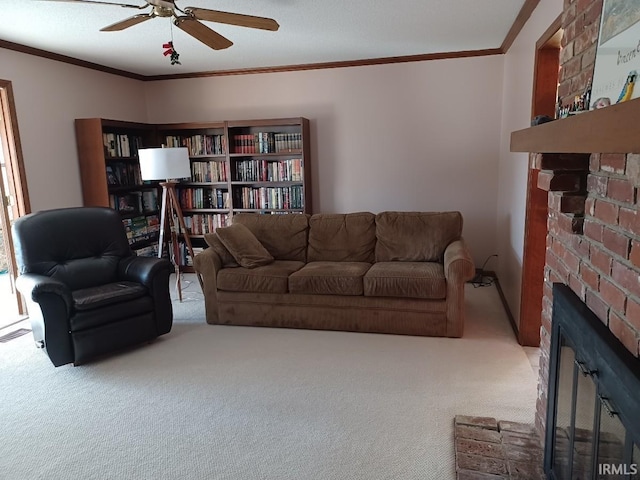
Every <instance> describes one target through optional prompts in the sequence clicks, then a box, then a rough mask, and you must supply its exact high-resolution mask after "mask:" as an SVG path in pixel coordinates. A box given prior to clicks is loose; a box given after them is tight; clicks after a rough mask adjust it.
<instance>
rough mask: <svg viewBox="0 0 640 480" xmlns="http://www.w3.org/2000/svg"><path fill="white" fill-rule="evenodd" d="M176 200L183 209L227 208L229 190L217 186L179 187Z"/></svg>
mask: <svg viewBox="0 0 640 480" xmlns="http://www.w3.org/2000/svg"><path fill="white" fill-rule="evenodd" d="M177 194H178V201H179V202H180V206H181V207H182V208H183V209H187V210H190V209H194V208H229V191H228V190H221V189H219V188H179V189H178V190H177Z"/></svg>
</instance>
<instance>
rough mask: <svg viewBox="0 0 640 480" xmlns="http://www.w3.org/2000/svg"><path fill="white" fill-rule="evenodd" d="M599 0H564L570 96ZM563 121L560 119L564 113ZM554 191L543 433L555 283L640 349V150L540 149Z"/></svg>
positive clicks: (564, 95)
mask: <svg viewBox="0 0 640 480" xmlns="http://www.w3.org/2000/svg"><path fill="white" fill-rule="evenodd" d="M601 10H602V0H565V2H564V13H563V22H562V25H563V28H564V36H563V41H562V46H563V50H562V54H561V55H562V56H561V72H560V85H559V96H560V97H561V99H562V102H563V104H568V103H572V102H573V98H574V96H575V95H580V94H581V93H582V92H583V91H584V88H585V86H586V85H587V82H588V80H589V79H590V78H591V77H592V75H593V68H594V64H595V48H596V44H597V39H598V31H599V25H600V14H601ZM560 121H562V120H560ZM533 161H534V164H535V167H536V168H539V169H540V170H541V172H540V175H539V178H538V187H539V188H541V189H543V190H546V191H548V192H549V198H548V200H549V202H548V206H549V218H548V235H547V252H546V266H545V271H544V274H545V283H544V294H543V305H542V327H541V331H540V378H539V382H538V400H537V408H536V419H535V422H536V428H537V430H538V432H539V433H540V435H541V438H544V430H545V421H546V410H547V390H548V382H549V351H550V332H551V314H552V305H553V295H552V289H551V286H552V283H554V282H561V283H564V284H566V285H569V286H570V288H571V289H572V290H573V291H574V292H575V293H576V294H577V295H578V296H579V297H580V298H581V299H582V300H583V301H584V302H585V303H586V304H587V306H589V308H590V309H591V310H592V311H593V312H594V313H595V314H596V315H597V316H598V318H600V320H601V321H602V322H603V323H604V324H605V325H607V326H608V327H609V329H610V330H611V331H612V332H613V334H614V335H615V336H616V337H617V338H618V339H619V340H620V341H621V342H622V344H623V345H624V346H625V347H626V348H627V349H628V350H629V351H630V352H631V353H632V354H633V355H635V356H636V357H638V356H640V213H639V210H640V208H639V201H640V197H639V193H638V191H639V189H640V155H634V154H610V153H606V152H601V153H593V154H591V155H589V154H535V155H534V158H533Z"/></svg>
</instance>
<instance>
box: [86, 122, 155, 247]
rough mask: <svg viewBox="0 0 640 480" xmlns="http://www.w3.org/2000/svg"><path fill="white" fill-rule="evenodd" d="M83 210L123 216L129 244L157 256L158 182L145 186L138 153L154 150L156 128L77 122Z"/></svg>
mask: <svg viewBox="0 0 640 480" xmlns="http://www.w3.org/2000/svg"><path fill="white" fill-rule="evenodd" d="M75 129H76V143H77V147H78V161H79V166H80V176H81V180H82V196H83V202H84V205H85V206H98V207H110V208H113V209H115V210H118V211H119V212H120V214H121V215H122V221H123V225H124V226H125V228H126V229H127V236H128V237H129V244H130V245H131V248H132V250H134V251H135V252H136V253H137V254H139V255H147V256H154V255H157V245H158V234H159V228H160V227H159V212H158V198H160V196H159V190H158V183H157V182H152V183H150V182H143V181H142V179H141V178H140V164H139V161H138V153H137V150H138V149H139V148H143V147H151V146H156V134H155V129H154V127H153V126H150V125H146V124H142V123H134V122H122V121H118V120H106V119H100V118H88V119H84V118H83V119H77V120H76V121H75Z"/></svg>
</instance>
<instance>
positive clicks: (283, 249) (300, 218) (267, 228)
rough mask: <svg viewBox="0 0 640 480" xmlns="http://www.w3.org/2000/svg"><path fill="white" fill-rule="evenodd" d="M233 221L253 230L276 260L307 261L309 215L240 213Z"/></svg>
mask: <svg viewBox="0 0 640 480" xmlns="http://www.w3.org/2000/svg"><path fill="white" fill-rule="evenodd" d="M233 223H234V224H236V223H240V224H242V225H244V226H245V227H247V228H248V229H249V230H251V233H253V234H254V235H255V237H256V238H257V239H258V240H260V243H262V245H263V246H264V248H266V249H267V251H268V252H269V253H270V254H271V255H272V256H273V258H275V259H276V260H294V261H298V262H306V261H307V234H308V231H309V216H308V215H306V214H297V213H289V214H283V215H262V214H258V213H238V214H236V215H234V216H233Z"/></svg>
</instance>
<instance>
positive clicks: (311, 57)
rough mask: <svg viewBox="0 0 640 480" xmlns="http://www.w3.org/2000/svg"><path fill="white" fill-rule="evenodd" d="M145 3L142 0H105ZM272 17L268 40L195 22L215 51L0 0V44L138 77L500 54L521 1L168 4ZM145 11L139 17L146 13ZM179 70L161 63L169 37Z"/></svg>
mask: <svg viewBox="0 0 640 480" xmlns="http://www.w3.org/2000/svg"><path fill="white" fill-rule="evenodd" d="M107 1H114V2H117V3H130V4H136V5H138V4H139V5H144V3H145V0H107ZM176 3H177V5H178V6H179V7H180V8H182V9H185V8H186V7H188V6H192V7H201V8H208V9H215V10H223V11H229V12H234V13H242V14H247V15H256V16H263V17H270V18H274V19H275V20H276V21H277V22H278V23H279V24H280V29H279V30H278V31H277V32H270V31H263V30H255V29H249V28H243V27H237V26H232V25H223V24H217V23H211V22H203V23H204V24H205V25H207V26H208V27H210V28H213V29H215V30H216V31H217V32H218V33H220V34H222V35H224V36H225V37H227V38H229V39H230V40H231V41H233V42H234V45H232V46H231V47H230V48H228V49H226V50H218V51H214V50H211V49H209V48H208V47H206V46H205V45H203V44H202V43H200V42H198V41H197V40H195V39H194V38H192V37H190V36H189V35H187V34H186V33H184V32H183V31H181V30H179V29H178V28H176V27H175V26H174V27H173V28H172V26H171V23H170V20H169V19H168V18H154V19H152V20H149V21H146V22H143V23H141V24H139V25H135V26H133V27H130V28H128V29H126V30H123V31H120V32H100V31H99V30H100V28H102V27H105V26H107V25H110V24H112V23H115V22H117V21H120V20H123V19H125V18H127V17H130V16H132V15H135V14H137V13H140V11H139V10H135V9H129V8H121V7H118V6H112V5H87V4H82V3H64V2H50V1H45V0H0V15H1V18H2V20H1V24H0V25H1V26H0V40H4V41H8V42H12V43H17V44H21V45H25V46H28V47H34V48H37V49H42V50H46V51H49V52H54V53H57V54H62V55H65V56H69V57H73V58H77V59H80V60H85V61H89V62H92V63H97V64H99V65H104V66H107V67H111V68H116V69H119V70H124V71H127V72H132V73H135V74H140V75H145V76H148V75H169V74H188V73H194V72H212V71H220V70H237V69H253V68H260V67H278V66H290V65H302V64H314V63H323V62H340V61H354V60H367V59H376V58H384V57H397V56H405V55H422V54H433V53H443V52H457V51H466V50H484V49H494V48H499V47H500V46H501V44H502V42H503V41H504V39H505V37H506V35H507V33H508V32H509V29H510V28H511V26H512V25H513V24H514V21H515V19H516V17H517V15H518V13H519V12H520V10H521V8H522V7H523V5H524V3H525V0H394V1H391V0H387V1H383V0H345V1H342V0H176ZM144 12H147V10H145V11H144ZM172 31H173V41H174V45H175V48H176V50H177V52H178V53H179V54H180V61H181V63H182V64H181V65H175V66H172V65H171V64H170V60H169V57H164V56H163V55H162V52H163V50H164V49H163V48H162V44H163V43H165V42H167V41H169V40H170V39H171V35H172Z"/></svg>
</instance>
